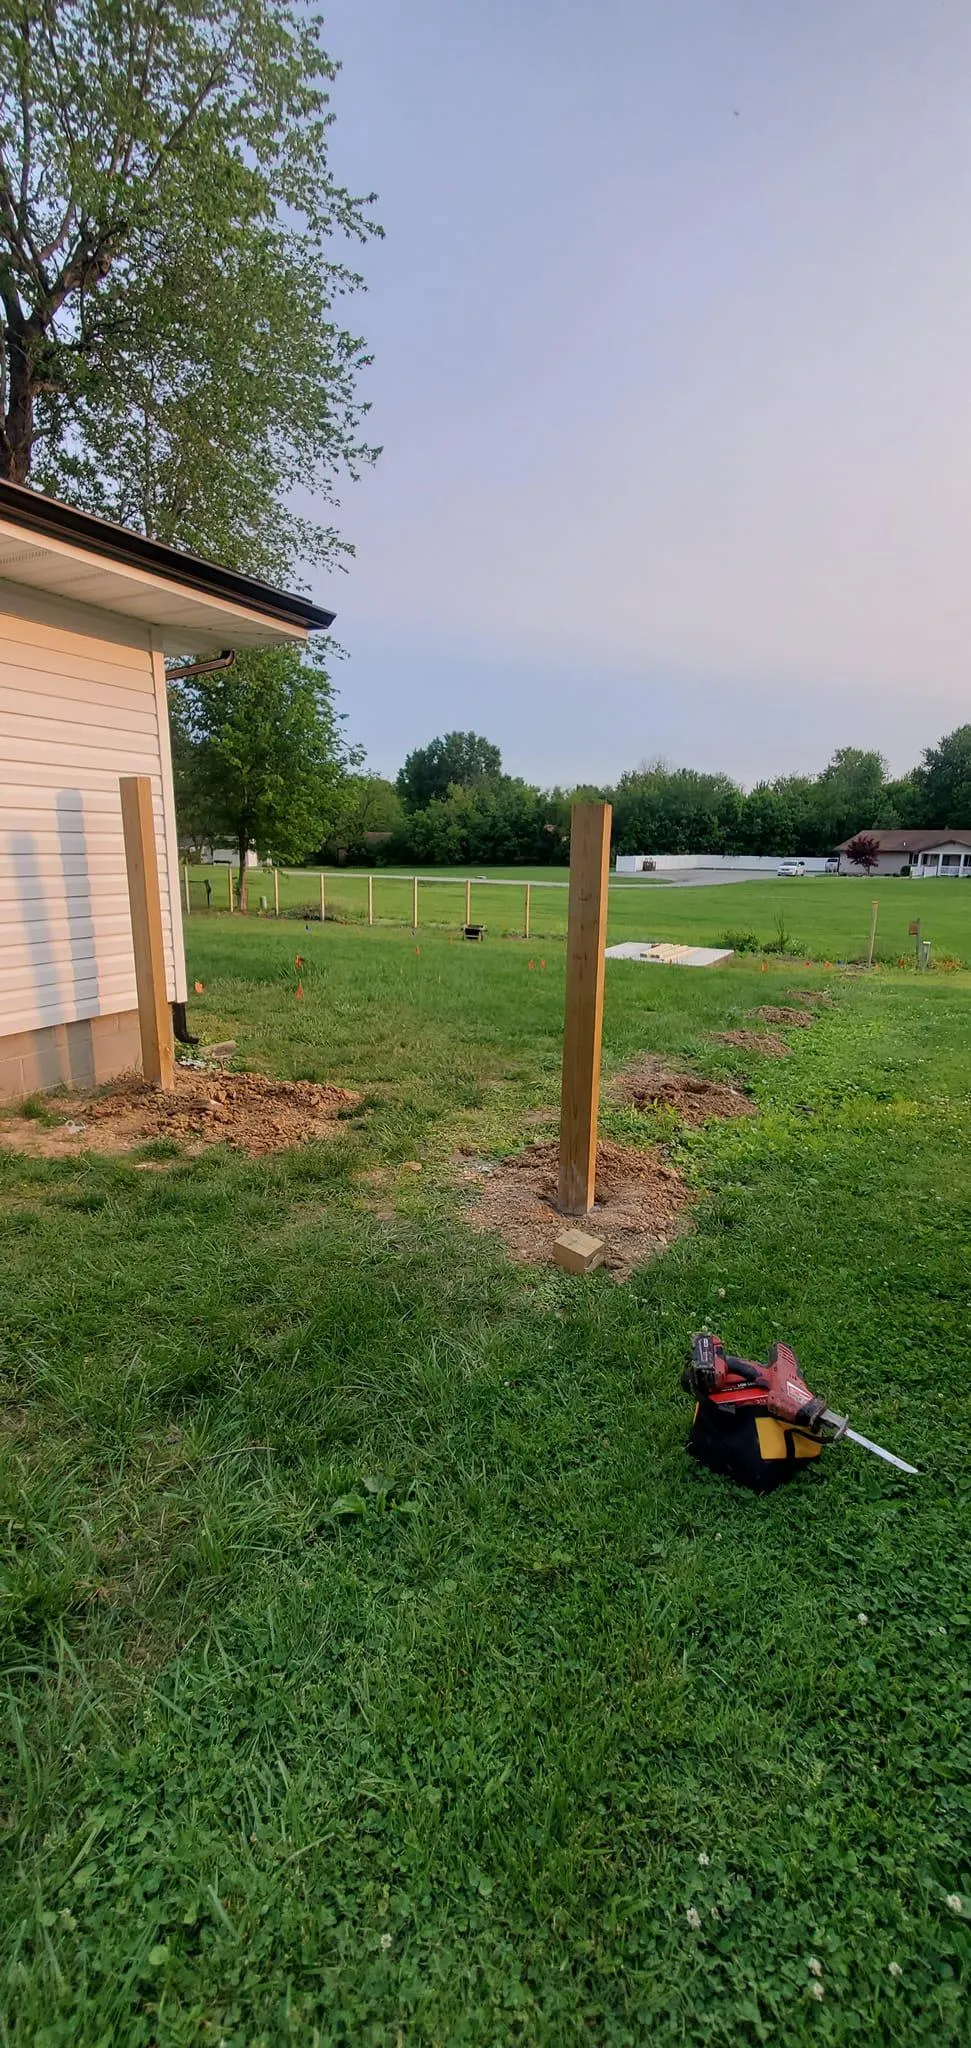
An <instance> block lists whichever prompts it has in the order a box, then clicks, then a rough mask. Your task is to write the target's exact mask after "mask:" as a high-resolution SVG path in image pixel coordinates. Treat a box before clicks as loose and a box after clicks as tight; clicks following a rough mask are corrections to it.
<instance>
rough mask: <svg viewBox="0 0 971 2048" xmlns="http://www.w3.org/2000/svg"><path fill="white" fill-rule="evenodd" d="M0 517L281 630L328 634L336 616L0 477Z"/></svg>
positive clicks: (30, 531) (304, 601) (29, 530)
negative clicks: (272, 622)
mask: <svg viewBox="0 0 971 2048" xmlns="http://www.w3.org/2000/svg"><path fill="white" fill-rule="evenodd" d="M0 518H3V519H10V520H12V521H13V523H14V524H15V525H17V526H22V527H23V528H24V530H25V531H26V532H28V533H39V534H43V535H44V536H45V537H46V538H47V539H48V540H62V541H68V542H70V544H71V545H72V546H73V547H81V548H86V549H87V551H88V553H89V554H93V555H99V556H100V557H101V558H102V560H103V561H106V562H117V563H119V564H120V565H121V566H122V567H124V568H126V569H146V570H148V571H149V573H150V574H151V575H153V576H160V577H162V578H163V579H164V581H165V582H167V583H176V584H178V585H179V587H180V589H182V590H190V591H195V592H196V593H197V594H198V595H199V596H200V597H214V598H218V599H221V600H222V601H223V603H225V604H239V605H245V606H246V609H247V610H248V611H251V612H258V613H259V615H260V617H261V618H264V619H274V620H275V621H276V622H277V624H279V625H281V626H299V627H301V628H302V629H303V630H304V631H305V632H308V633H322V632H326V630H327V628H328V626H332V625H333V623H334V616H335V615H334V613H333V612H330V611H326V610H325V609H324V607H323V605H319V604H311V603H310V602H309V600H308V599H307V598H305V597H297V596H295V595H294V594H293V593H292V592H290V591H285V590H275V589H274V588H273V585H272V584H271V583H261V582H260V581H259V579H258V577H256V576H241V575H240V574H239V572H238V570H236V569H224V568H222V567H221V565H220V564H219V563H218V562H207V561H205V560H204V558H203V556H202V555H191V554H188V553H187V552H185V551H184V550H183V549H182V548H172V547H168V546H167V545H166V543H165V542H164V541H160V540H148V539H147V538H146V536H145V534H143V533H133V532H132V531H131V529H130V528H129V527H127V526H115V525H114V524H113V523H112V521H111V520H110V519H97V518H96V517H95V515H94V514H93V513H92V512H79V511H78V510H77V507H76V506H74V505H64V504H62V503H61V500H60V499H59V498H46V497H44V496H43V494H42V493H41V492H40V491H30V490H28V489H27V488H26V486H25V485H24V484H12V483H8V482H7V481H6V480H5V479H4V478H2V477H0Z"/></svg>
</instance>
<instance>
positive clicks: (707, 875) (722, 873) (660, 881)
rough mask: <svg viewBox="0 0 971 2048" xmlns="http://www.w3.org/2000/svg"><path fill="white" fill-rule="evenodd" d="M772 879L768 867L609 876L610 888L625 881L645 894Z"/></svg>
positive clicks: (719, 886)
mask: <svg viewBox="0 0 971 2048" xmlns="http://www.w3.org/2000/svg"><path fill="white" fill-rule="evenodd" d="M810 879H811V878H810V877H809V876H804V877H803V880H804V881H808V880H810ZM774 880H775V876H774V875H773V873H772V872H771V870H770V869H766V870H764V871H763V873H761V874H759V873H758V872H756V873H755V874H752V873H751V871H750V872H749V873H748V874H746V873H745V870H744V869H741V868H701V869H700V870H699V869H697V868H693V869H692V868H689V869H688V872H687V873H686V874H683V875H679V874H678V873H677V872H675V873H673V874H667V875H644V877H643V878H641V876H639V875H617V876H616V878H615V877H614V876H611V886H612V888H615V889H619V888H622V887H623V885H624V883H626V884H627V886H628V888H631V889H640V888H643V890H644V892H645V894H647V892H648V891H649V890H650V889H652V888H653V889H713V888H715V887H718V888H722V887H724V885H725V883H726V882H773V881H774Z"/></svg>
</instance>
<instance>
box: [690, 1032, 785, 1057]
mask: <svg viewBox="0 0 971 2048" xmlns="http://www.w3.org/2000/svg"><path fill="white" fill-rule="evenodd" d="M709 1035H710V1038H711V1042H712V1045H734V1046H737V1047H738V1049H739V1051H740V1052H761V1053H764V1054H765V1057H766V1059H769V1060H786V1059H788V1057H789V1053H790V1050H791V1048H790V1047H789V1046H788V1045H787V1044H786V1042H785V1039H784V1038H780V1037H779V1036H778V1034H777V1033H776V1032H775V1031H712V1032H711V1033H710V1034H709Z"/></svg>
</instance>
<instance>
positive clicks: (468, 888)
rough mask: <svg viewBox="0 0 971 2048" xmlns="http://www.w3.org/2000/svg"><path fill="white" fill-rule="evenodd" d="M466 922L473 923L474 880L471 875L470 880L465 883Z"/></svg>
mask: <svg viewBox="0 0 971 2048" xmlns="http://www.w3.org/2000/svg"><path fill="white" fill-rule="evenodd" d="M465 922H466V924H471V923H472V881H471V877H470V879H469V880H468V881H467V882H466V884H465Z"/></svg>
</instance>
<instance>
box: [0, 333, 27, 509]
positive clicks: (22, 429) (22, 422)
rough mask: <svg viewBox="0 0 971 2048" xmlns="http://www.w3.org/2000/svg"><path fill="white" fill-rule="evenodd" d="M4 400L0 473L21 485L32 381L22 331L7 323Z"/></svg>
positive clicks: (25, 473) (25, 480) (7, 479)
mask: <svg viewBox="0 0 971 2048" xmlns="http://www.w3.org/2000/svg"><path fill="white" fill-rule="evenodd" d="M6 349H7V392H8V403H7V410H6V413H5V415H4V421H3V433H2V435H0V475H2V476H3V477H4V478H5V479H6V481H7V482H8V483H13V484H25V483H26V482H27V479H28V477H29V475H30V459H31V455H32V453H33V446H34V384H33V377H32V374H31V363H30V349H29V342H28V338H27V336H26V334H25V333H24V332H23V331H22V330H19V329H17V328H15V327H12V326H10V325H9V324H8V327H7V335H6Z"/></svg>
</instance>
